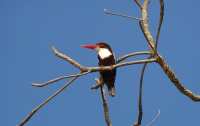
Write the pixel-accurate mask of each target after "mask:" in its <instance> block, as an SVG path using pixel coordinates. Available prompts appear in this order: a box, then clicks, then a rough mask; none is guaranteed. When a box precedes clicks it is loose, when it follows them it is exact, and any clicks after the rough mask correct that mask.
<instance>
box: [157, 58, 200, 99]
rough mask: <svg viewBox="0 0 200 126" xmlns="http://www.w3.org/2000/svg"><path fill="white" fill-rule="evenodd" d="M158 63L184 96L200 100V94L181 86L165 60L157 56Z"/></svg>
mask: <svg viewBox="0 0 200 126" xmlns="http://www.w3.org/2000/svg"><path fill="white" fill-rule="evenodd" d="M158 64H159V65H160V66H161V68H162V69H163V71H164V72H165V74H166V75H167V76H168V78H169V79H170V80H171V82H172V83H173V84H174V86H175V87H176V88H177V89H178V90H179V91H180V92H181V93H182V94H184V95H185V96H187V97H189V98H190V99H191V100H193V101H198V102H199V101H200V95H197V94H194V93H193V92H192V91H190V90H189V89H187V88H186V87H184V86H183V84H182V83H181V82H180V81H179V80H178V78H177V77H176V75H175V73H174V72H173V71H172V70H171V69H170V67H169V65H168V64H167V63H166V62H165V60H164V59H163V58H162V57H161V56H159V57H158Z"/></svg>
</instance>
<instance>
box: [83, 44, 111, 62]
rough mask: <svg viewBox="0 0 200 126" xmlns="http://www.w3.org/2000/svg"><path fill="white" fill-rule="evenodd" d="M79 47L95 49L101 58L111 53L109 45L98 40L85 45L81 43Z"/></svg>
mask: <svg viewBox="0 0 200 126" xmlns="http://www.w3.org/2000/svg"><path fill="white" fill-rule="evenodd" d="M81 47H83V48H87V49H92V50H96V52H97V54H98V55H99V56H100V57H101V58H102V59H104V58H107V57H109V56H111V55H113V53H112V49H111V47H110V46H109V45H108V44H107V43H105V42H99V43H96V44H85V45H81Z"/></svg>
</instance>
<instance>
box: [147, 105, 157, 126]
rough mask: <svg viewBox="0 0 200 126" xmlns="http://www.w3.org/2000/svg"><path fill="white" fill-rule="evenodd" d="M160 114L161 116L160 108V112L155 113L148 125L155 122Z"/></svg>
mask: <svg viewBox="0 0 200 126" xmlns="http://www.w3.org/2000/svg"><path fill="white" fill-rule="evenodd" d="M159 116H160V109H159V110H158V112H157V114H156V115H155V117H154V118H153V119H152V120H151V122H149V123H148V124H147V125H146V126H152V125H153V123H154V122H155V121H156V120H157V119H158V117H159Z"/></svg>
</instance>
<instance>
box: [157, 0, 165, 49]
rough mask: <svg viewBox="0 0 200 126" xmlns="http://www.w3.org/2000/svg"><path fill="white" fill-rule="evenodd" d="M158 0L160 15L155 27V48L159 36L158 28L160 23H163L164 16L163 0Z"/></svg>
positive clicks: (160, 25) (159, 28)
mask: <svg viewBox="0 0 200 126" xmlns="http://www.w3.org/2000/svg"><path fill="white" fill-rule="evenodd" d="M159 2H160V17H159V23H158V28H157V34H156V47H155V48H156V50H157V47H158V41H159V37H160V30H161V27H162V23H163V18H164V8H165V6H164V0H159Z"/></svg>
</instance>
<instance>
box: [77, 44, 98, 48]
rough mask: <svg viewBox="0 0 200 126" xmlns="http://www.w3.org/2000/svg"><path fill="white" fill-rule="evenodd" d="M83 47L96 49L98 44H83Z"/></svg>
mask: <svg viewBox="0 0 200 126" xmlns="http://www.w3.org/2000/svg"><path fill="white" fill-rule="evenodd" d="M81 47H83V48H87V49H95V48H97V45H95V44H86V45H81Z"/></svg>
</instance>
